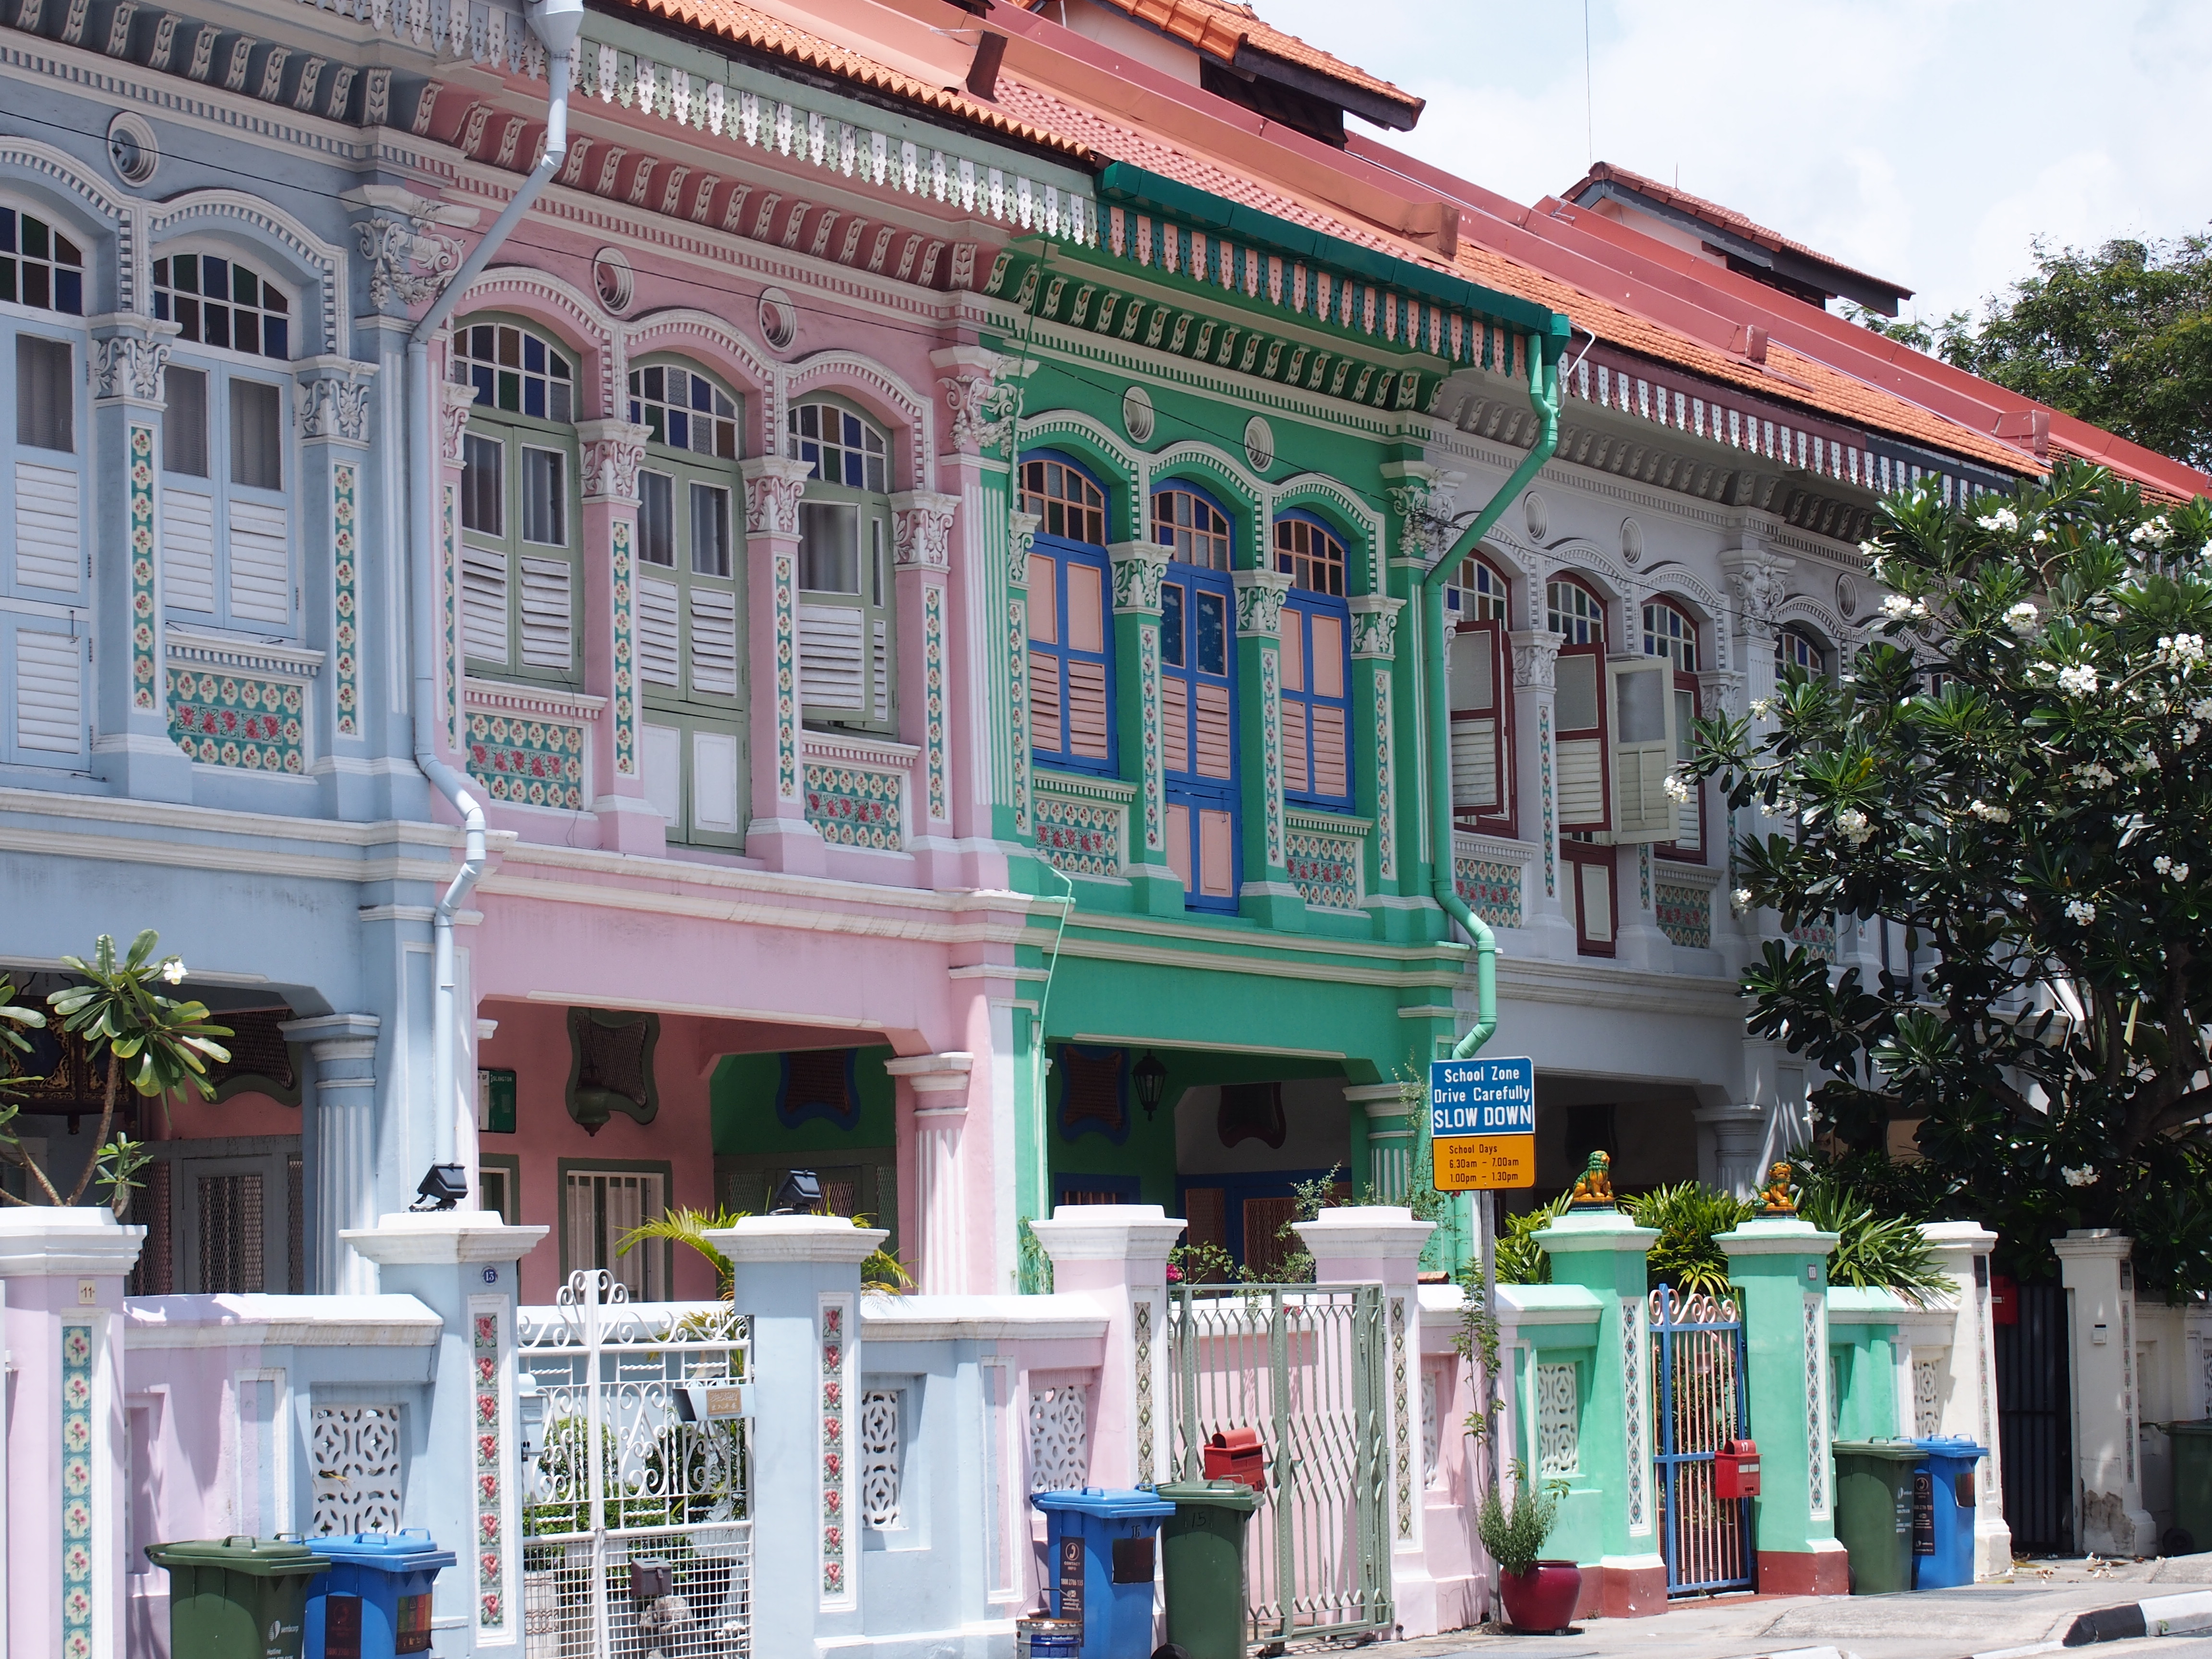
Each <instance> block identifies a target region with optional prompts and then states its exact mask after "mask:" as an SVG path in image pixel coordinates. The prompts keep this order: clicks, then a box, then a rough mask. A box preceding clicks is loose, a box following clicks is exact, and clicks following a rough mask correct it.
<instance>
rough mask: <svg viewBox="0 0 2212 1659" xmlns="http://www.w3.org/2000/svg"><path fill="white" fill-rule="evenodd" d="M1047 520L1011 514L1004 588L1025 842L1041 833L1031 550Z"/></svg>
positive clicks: (1014, 790) (1016, 806)
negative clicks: (1034, 740)
mask: <svg viewBox="0 0 2212 1659" xmlns="http://www.w3.org/2000/svg"><path fill="white" fill-rule="evenodd" d="M1043 522H1044V520H1042V519H1040V518H1039V517H1038V516H1037V515H1036V513H1021V512H1012V511H1010V512H1009V513H1007V514H1006V580H1005V582H1004V583H1003V586H1004V588H1005V591H1006V696H1007V702H1006V716H1007V720H1008V722H1009V725H1010V727H1011V736H1010V738H1009V745H1010V746H1009V749H1008V755H1009V759H1010V770H1009V771H1008V773H1007V788H1008V790H1009V792H1010V793H1008V795H1007V800H1008V803H1009V804H1010V805H1011V807H1012V813H1013V818H1012V822H1013V831H1014V834H1015V835H1016V836H1019V837H1021V838H1023V839H1024V840H1026V839H1028V838H1029V837H1030V836H1034V835H1035V834H1036V780H1035V778H1034V777H1032V775H1031V773H1032V771H1033V769H1034V768H1033V766H1032V757H1031V754H1030V750H1031V748H1032V744H1031V743H1030V549H1031V548H1032V547H1034V546H1035V545H1036V532H1037V526H1039V525H1040V524H1042V523H1043ZM993 654H994V655H995V654H996V653H993Z"/></svg>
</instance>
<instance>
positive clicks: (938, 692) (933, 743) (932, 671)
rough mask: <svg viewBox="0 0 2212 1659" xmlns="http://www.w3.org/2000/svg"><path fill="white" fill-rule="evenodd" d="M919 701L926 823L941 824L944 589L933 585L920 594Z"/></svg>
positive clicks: (946, 811) (945, 811) (945, 813)
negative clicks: (927, 802)
mask: <svg viewBox="0 0 2212 1659" xmlns="http://www.w3.org/2000/svg"><path fill="white" fill-rule="evenodd" d="M921 697H922V741H923V744H924V747H925V749H926V750H927V757H926V760H925V763H924V771H925V773H926V775H927V779H928V793H929V819H930V822H931V823H945V821H946V820H947V819H949V818H950V817H951V816H952V811H951V807H950V806H949V805H947V804H946V801H945V587H944V585H943V584H942V583H941V582H936V581H926V582H924V583H923V585H922V590H921Z"/></svg>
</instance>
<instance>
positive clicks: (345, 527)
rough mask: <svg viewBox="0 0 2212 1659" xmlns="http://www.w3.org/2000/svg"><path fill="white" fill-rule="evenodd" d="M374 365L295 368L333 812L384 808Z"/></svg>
mask: <svg viewBox="0 0 2212 1659" xmlns="http://www.w3.org/2000/svg"><path fill="white" fill-rule="evenodd" d="M376 372H377V366H376V365H375V364H374V363H364V362H355V361H354V360H353V359H351V358H349V357H310V358H307V359H306V360H305V361H304V362H299V363H296V364H295V365H294V374H295V376H296V379H297V384H298V387H299V398H300V492H299V497H300V550H301V571H300V600H301V616H300V624H301V630H302V633H303V635H304V636H305V638H306V640H307V643H308V644H309V645H311V646H313V647H316V648H317V649H319V650H320V651H321V652H322V653H323V672H322V676H321V684H320V685H319V687H318V688H317V689H316V690H313V691H311V692H310V694H309V696H308V699H307V715H308V720H309V721H310V731H311V732H312V736H311V737H310V738H309V741H308V744H307V752H308V754H309V756H310V757H311V758H310V760H309V762H308V769H309V771H310V772H312V773H313V774H314V775H316V777H317V778H318V779H319V781H320V782H321V785H322V791H323V799H324V803H325V811H328V812H329V813H330V815H331V817H341V818H367V817H372V816H375V815H376V790H375V784H374V779H373V778H372V776H371V775H370V773H369V769H368V755H369V744H368V732H367V730H366V726H365V722H364V720H363V718H362V717H363V714H364V707H363V702H364V698H365V696H366V692H365V690H364V689H363V685H362V666H363V665H364V663H365V662H366V660H367V658H366V656H365V655H364V653H363V651H362V605H363V599H364V597H365V592H364V590H365V588H366V586H367V583H366V581H365V580H364V573H363V570H362V556H361V550H362V517H363V513H364V509H365V508H366V507H367V505H368V503H367V499H366V498H367V494H368V455H369V442H368V397H369V386H370V384H371V381H372V380H373V379H374V376H375V374H376Z"/></svg>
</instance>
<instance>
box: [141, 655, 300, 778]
mask: <svg viewBox="0 0 2212 1659" xmlns="http://www.w3.org/2000/svg"><path fill="white" fill-rule="evenodd" d="M306 706H307V689H306V688H305V687H304V686H301V685H299V684H295V682H292V681H289V680H274V679H263V678H258V677H256V676H252V675H245V674H216V673H209V672H204V671H193V670H191V669H189V668H172V669H171V670H170V671H169V735H170V737H172V738H174V739H175V740H176V744H177V747H178V748H179V749H181V750H184V751H185V753H186V754H187V755H190V756H191V757H192V758H193V759H194V760H196V761H198V762H200V763H202V764H203V765H207V766H234V767H236V768H238V769H240V770H241V771H246V772H278V773H290V774H292V775H295V776H296V775H299V774H301V773H302V772H304V771H306V770H307V744H306V734H305V728H304V726H303V724H302V711H303V710H304V709H305V708H306Z"/></svg>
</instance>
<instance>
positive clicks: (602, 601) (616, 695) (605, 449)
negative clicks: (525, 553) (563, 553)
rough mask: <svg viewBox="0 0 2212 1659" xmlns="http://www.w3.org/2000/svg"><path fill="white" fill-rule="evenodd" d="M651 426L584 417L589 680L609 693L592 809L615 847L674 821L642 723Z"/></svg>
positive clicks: (597, 691) (660, 838) (652, 850)
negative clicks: (648, 775) (641, 504)
mask: <svg viewBox="0 0 2212 1659" xmlns="http://www.w3.org/2000/svg"><path fill="white" fill-rule="evenodd" d="M651 431H652V428H649V427H642V426H632V425H631V424H630V423H629V422H628V421H579V422H577V423H576V435H577V437H578V439H579V440H580V442H581V444H582V447H583V460H584V465H583V480H582V482H583V485H584V524H583V531H584V543H583V546H584V583H583V586H584V689H585V690H586V691H588V692H590V693H591V694H592V696H600V697H605V699H606V700H607V707H606V715H605V718H604V719H602V720H599V721H597V722H596V723H595V724H593V726H592V727H591V735H590V736H589V737H588V738H586V741H587V742H588V743H590V744H592V780H593V781H595V782H596V783H597V784H598V785H599V793H598V794H597V795H596V797H595V798H594V799H592V811H593V812H594V813H595V814H597V815H598V817H599V845H600V846H601V847H602V848H605V849H607V850H608V851H610V852H621V853H643V854H659V853H662V852H665V851H666V850H667V846H668V839H667V829H668V826H667V824H666V823H665V821H664V820H663V819H662V818H661V817H660V815H659V813H658V812H656V811H653V808H652V806H651V805H649V804H648V803H647V800H646V798H645V772H644V767H643V765H642V754H643V748H642V745H643V741H644V739H643V735H642V734H641V732H639V730H638V724H639V711H640V707H641V705H640V702H639V696H638V690H639V688H638V679H637V469H638V465H639V464H640V463H641V461H643V460H644V459H645V441H646V439H647V436H649V435H650V434H651Z"/></svg>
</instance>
